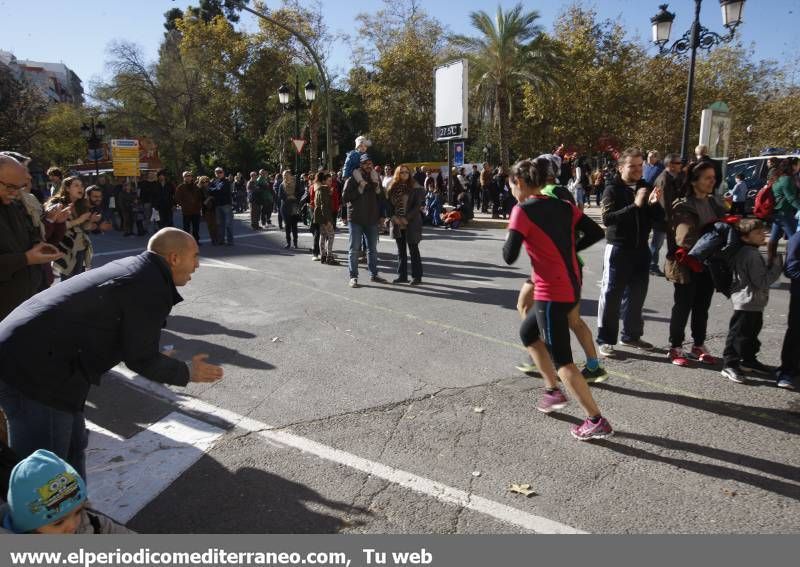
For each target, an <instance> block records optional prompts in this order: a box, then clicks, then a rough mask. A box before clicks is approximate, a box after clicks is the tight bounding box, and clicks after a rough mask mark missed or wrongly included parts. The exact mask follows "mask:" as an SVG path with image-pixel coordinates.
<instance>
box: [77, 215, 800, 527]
mask: <svg viewBox="0 0 800 567" xmlns="http://www.w3.org/2000/svg"><path fill="white" fill-rule="evenodd" d="M243 219H244V217H240V218H239V220H238V221H237V223H238V224H237V227H236V232H237V234H238V235H242V236H247V237H246V238H240V239H238V240H237V244H236V246H234V247H211V246H210V245H205V246H203V247H202V249H201V253H202V260H201V267H200V269H199V270H198V271H197V272H196V273H195V275H194V277H193V279H192V281H191V282H190V283H189V285H188V286H186V287H185V288H183V289H182V294H183V296H184V298H185V301H184V302H183V303H181V304H180V305H178V306H177V307H176V308H175V309H174V310H173V312H172V316H171V317H170V318H169V320H168V323H167V327H166V329H165V330H164V331H163V339H162V344H170V345H174V346H175V348H176V349H177V351H178V356H179V357H183V358H185V359H188V358H189V357H190V356H191V355H192V354H194V353H197V352H207V353H209V354H210V355H211V360H212V361H214V362H216V363H219V364H221V365H223V366H224V368H225V373H226V375H225V379H224V380H223V381H221V382H219V383H217V384H215V385H213V386H211V387H209V386H195V385H191V386H190V387H189V388H187V389H186V390H181V389H179V388H175V389H173V390H174V392H176V393H179V394H187V395H188V396H182V395H180V396H177V397H172V398H168V399H167V401H164V400H163V399H161V400H159V399H156V398H154V397H153V396H152V395H151V394H150V393H142V392H141V391H140V390H138V389H136V388H134V387H132V384H131V383H130V382H129V381H128V380H124V379H120V378H119V377H109V379H107V380H106V381H105V382H104V384H103V386H102V387H100V388H95V389H94V390H93V393H92V394H91V396H90V405H89V407H88V408H87V417H88V418H89V419H90V420H91V421H92V422H93V423H96V424H97V425H99V426H101V427H103V428H106V429H108V430H109V431H111V432H113V433H115V434H118V435H120V436H121V437H123V438H126V439H128V438H131V439H133V438H135V436H136V435H137V434H138V433H141V432H143V431H146V430H147V429H148V428H149V427H151V426H152V424H154V423H156V422H158V421H159V420H162V419H164V418H165V416H169V415H170V414H171V413H172V412H176V411H177V412H179V413H186V414H190V415H191V416H192V417H193V418H194V419H197V420H200V421H202V422H207V423H209V424H214V425H215V426H217V427H219V428H220V433H221V436H220V437H219V438H218V439H216V440H215V442H214V443H213V444H212V445H211V447H210V448H207V449H204V450H203V451H202V454H201V455H200V456H199V459H197V460H196V462H194V464H192V465H190V466H188V467H186V468H182V469H179V470H175V471H172V473H173V476H174V477H176V478H175V480H174V481H172V482H171V483H168V487H167V488H166V489H165V490H164V491H163V492H161V493H160V494H159V493H157V492H156V493H152V494H151V493H148V492H147V490H148V489H145V487H143V486H142V487H141V489H140V486H139V484H138V481H136V480H134V481H133V482H132V483H130V484H128V485H126V489H125V490H127V491H129V492H130V493H131V494H134V495H135V494H136V493H137V491H139V492H140V493H141V497H142V498H143V502H142V504H143V507H142V508H141V510H138V511H137V513H136V514H135V515H134V516H133V517H132V519H131V520H130V521H129V522H128V525H129V527H131V528H133V529H135V530H137V531H142V532H157V533H170V532H172V533H178V532H180V533H187V532H189V533H190V532H243V533H251V532H255V533H263V532H272V533H275V532H284V533H287V532H288V533H308V532H324V533H335V532H340V533H524V532H551V531H571V530H575V531H587V532H592V533H654V532H655V533H664V532H666V533H731V532H735V533H744V532H757V533H775V532H780V533H783V532H793V533H797V532H798V531H800V505H798V500H800V437H798V435H800V397H799V396H798V393H796V392H790V391H783V390H780V389H778V388H776V387H775V386H774V384H773V383H772V382H768V381H765V380H759V379H752V380H751V381H750V383H749V384H746V385H737V384H733V383H731V382H729V381H728V380H726V379H724V378H722V377H721V376H720V375H719V368H691V369H681V368H677V367H675V366H672V365H670V364H669V363H668V362H667V361H666V358H665V352H666V350H665V347H666V345H667V326H668V321H669V317H670V308H671V304H672V301H671V298H672V286H671V285H670V284H668V282H666V281H665V280H663V279H659V278H655V277H654V278H651V281H650V291H649V294H648V298H647V303H646V316H645V318H646V333H645V337H644V338H645V339H647V340H649V341H650V342H652V343H654V344H655V345H657V346H658V347H659V350H658V351H657V352H653V353H639V352H632V351H630V350H625V349H624V348H623V349H621V352H620V357H619V359H617V360H613V361H609V362H608V363H607V368H608V369H609V371H610V373H611V377H610V379H609V380H608V381H607V382H606V383H605V384H602V385H598V386H595V387H594V388H593V393H594V395H595V397H596V399H597V401H598V403H599V404H600V406H601V408H602V410H603V413H604V415H606V416H607V417H608V418H609V420H610V421H611V422H612V424H613V425H614V427H615V428H616V435H615V436H614V437H613V438H611V439H609V440H606V441H599V442H590V443H580V442H578V441H575V440H574V439H573V438H572V437H571V436H570V434H569V426H570V425H571V424H572V423H577V422H578V421H579V419H580V418H581V417H582V416H581V412H580V409H579V407H578V406H577V404H576V403H574V402H573V403H571V404H569V405H568V406H567V407H566V408H565V409H564V410H562V411H561V412H558V413H555V414H551V415H550V416H545V415H543V414H540V413H539V412H537V411H535V409H534V404H535V401H536V397H537V395H538V393H539V392H540V389H541V387H542V382H541V380H540V379H538V378H535V377H528V376H525V375H522V374H520V373H519V372H518V371H516V370H515V368H514V366H515V364H516V363H518V362H519V361H521V360H523V358H524V353H523V351H522V350H521V346H520V344H519V338H518V327H519V321H518V316H517V313H516V310H515V303H516V298H517V293H518V290H519V287H520V285H521V284H522V282H523V281H524V280H525V278H526V277H527V275H528V273H529V266H528V262H527V259H526V258H521V259H520V260H519V261H518V262H517V264H516V265H515V266H511V267H508V266H505V265H504V264H503V262H502V258H501V255H500V248H501V246H502V241H503V238H504V231H503V230H502V229H499V228H466V229H464V230H458V231H445V230H441V229H428V230H426V233H425V237H424V240H423V242H422V245H421V250H422V256H423V262H424V272H425V276H424V282H425V283H424V285H423V286H421V287H418V288H412V287H408V286H395V285H378V284H374V285H373V284H369V283H368V278H367V274H366V270H365V269H364V268H365V267H364V266H362V270H363V271H362V275H361V281H362V283H363V284H365V285H364V287H363V288H361V289H350V288H348V286H347V277H348V276H347V269H346V267H345V266H344V265H342V266H341V267H333V266H323V265H320V264H319V263H316V262H312V261H311V259H310V254H309V253H308V252H307V250H301V251H286V250H283V249H282V244H283V237H282V234H279V233H278V232H277V230H275V231H270V232H266V233H262V234H257V235H254V234H253V233H252V231H250V229H249V228H247V227H246V225H245V224H244V223H243V222H241V221H243ZM203 231H204V228H203ZM346 242H347V233H346V230H344V229H341V228H340V229H339V230H338V231H337V238H336V242H335V250H336V252H337V253H338V254H339V256H340V258H341V259H342V260H344V257H345V256H344V250H345V247H346ZM300 243H301V247H303V246H306V247H310V243H311V239H310V235H307V234H301V237H300ZM95 244H96V251H97V252H100V255H99V256H98V257H97V258H96V263H97V264H100V263H103V262H106V261H110V260H112V259H114V258H116V257H119V256H121V255H126V254H130V253H132V252H131V250H136V249H142V248H143V246H144V239H141V238H127V239H123V238H122V237H120V236H119V235H117V234H108V235H103V236H102V237H98V238H97V239H95ZM602 248H603V247H602V245H600V244H598V245H596V246H595V247H593V248H592V249H591V250H589V251H587V252H586V253H585V254H583V256H584V259H585V260H586V269H585V282H584V299H583V302H582V313H583V315H584V317H585V319H586V321H587V322H588V323H589V325H590V326H591V327H592V328H593V329H594V328H595V327H596V321H595V317H596V311H597V296H598V291H599V285H598V282H599V280H600V277H601V273H602V266H601V263H602ZM126 250H127V251H128V252H125V251H126ZM379 250H380V269H381V273H382V274H383V275H384V276H385V277H387V278H389V279H391V278H392V277H393V273H392V271H393V260H394V251H395V248H394V243H393V242H392V241H389V240H386V237H383V238H382V240H381V242H380V245H379ZM788 289H789V287H788V283H787V282H786V281H785V280H781V284H780V286H779V287H777V288H776V289H774V290H773V292H772V297H771V299H770V305H769V308H768V310H767V312H766V314H765V328H764V331H763V332H762V335H761V341H762V343H763V351H762V359H763V360H764V361H765V362H767V363H772V364H775V363H777V362H778V358H779V352H780V346H781V341H782V338H783V332H784V330H785V324H786V323H785V322H786V314H787V312H788V300H789V291H788ZM731 310H732V308H731V306H730V303H729V302H728V300H726V299H725V298H724V297H723V296H721V295H716V296H715V297H714V301H713V305H712V313H711V320H710V329H709V339H708V341H707V344H708V346H709V347H710V349H711V350H712V351H713V352H714V353H717V354H719V353H721V350H722V346H723V344H724V339H725V334H726V328H727V324H728V320H729V317H730V314H731ZM798 348H800V345H798ZM573 349H574V350H575V356H576V360H583V355H582V354H580V353H579V347H578V345H577V342H576V341H573ZM163 394H164V391H162V396H163ZM214 408H219V410H220V412H221V413H219V414H218V415H216V416H215V415H211V414H212V413H214V412H215V411H216V410H215V409H214ZM476 408H482V410H483V411H476ZM232 416H233V417H232ZM245 417H246V418H247V419H246V420H243V421H239V419H240V418H241V419H243V418H245ZM161 449H162V453H163V459H162V462H163V464H164V466H165V467H167V468H169V466H170V463H171V462H172V460H171V457H170V454H171V453H170V451H173V450H176V449H175V448H174V447H173V446H171V445H168V444H167V445H163V446H162V447H161ZM153 474H154V475H160V474H162V473H161V472H154V473H153ZM144 476H147V475H144ZM170 478H171V477H170ZM90 479H91V476H90ZM512 484H529V485H530V488H531V490H533V491H534V492H535V494H533V495H531V496H528V497H526V496H523V495H521V494H517V493H514V492H511V491H509V487H510V486H511V485H512ZM89 488H90V497H91V489H92V483H91V481H90V484H89Z"/></svg>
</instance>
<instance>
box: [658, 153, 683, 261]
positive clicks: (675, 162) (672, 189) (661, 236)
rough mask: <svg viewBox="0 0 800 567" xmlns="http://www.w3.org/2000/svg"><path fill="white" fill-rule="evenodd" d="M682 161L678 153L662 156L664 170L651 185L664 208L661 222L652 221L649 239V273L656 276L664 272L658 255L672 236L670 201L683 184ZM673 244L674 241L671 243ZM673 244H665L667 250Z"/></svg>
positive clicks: (671, 201)
mask: <svg viewBox="0 0 800 567" xmlns="http://www.w3.org/2000/svg"><path fill="white" fill-rule="evenodd" d="M682 168H683V162H682V161H681V156H680V154H667V155H666V157H665V158H664V171H662V172H661V173H660V174H659V175H658V177H656V180H655V182H654V183H653V187H654V188H655V189H658V190H659V192H660V195H661V196H660V198H659V202H660V204H661V208H662V209H664V220H663V222H657V221H656V222H654V223H653V236H652V239H651V240H650V254H651V256H650V273H651V274H652V275H656V276H663V275H664V272H662V271H661V269H660V268H659V266H658V256H659V253H660V252H661V247H662V246H663V245H664V240H666V239H667V238H673V236H671V235H670V233H671V231H670V230H669V228H670V223H671V222H672V203H674V202H675V199H677V198H678V191H679V190H680V187H681V185H682V184H683V176H682V174H681V169H682ZM673 244H674V243H673ZM675 248H676V247H675V246H672V247H670V246H669V244H668V245H667V250H675Z"/></svg>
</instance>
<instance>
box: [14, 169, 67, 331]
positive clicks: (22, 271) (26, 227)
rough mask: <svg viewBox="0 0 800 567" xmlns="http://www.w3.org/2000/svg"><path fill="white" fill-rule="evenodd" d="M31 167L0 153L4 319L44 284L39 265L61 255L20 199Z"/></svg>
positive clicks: (28, 178)
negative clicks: (20, 193)
mask: <svg viewBox="0 0 800 567" xmlns="http://www.w3.org/2000/svg"><path fill="white" fill-rule="evenodd" d="M30 179H31V178H30V175H29V174H28V169H27V168H26V167H25V166H24V165H22V164H21V163H19V162H18V161H17V160H15V159H14V158H13V157H10V156H7V155H0V321H1V320H3V319H5V317H6V315H8V314H9V313H11V311H13V310H14V309H15V308H16V307H17V306H18V305H19V304H21V303H22V302H24V301H25V300H27V299H28V298H30V297H32V296H33V295H34V294H36V293H38V292H39V291H40V290H41V289H42V287H43V283H44V282H43V274H44V272H43V271H42V269H41V268H40V267H39V266H40V265H41V264H47V263H48V262H52V261H53V260H57V259H59V258H60V257H61V253H60V252H58V250H56V248H55V247H53V246H51V245H50V244H47V243H44V242H41V241H40V240H41V235H40V233H39V231H38V230H36V229H35V228H34V226H33V223H31V221H30V218H29V217H28V214H27V213H26V212H25V209H24V208H23V207H22V204H21V203H20V202H19V192H20V190H21V189H22V188H23V187H26V186H27V185H28V184H29V183H30Z"/></svg>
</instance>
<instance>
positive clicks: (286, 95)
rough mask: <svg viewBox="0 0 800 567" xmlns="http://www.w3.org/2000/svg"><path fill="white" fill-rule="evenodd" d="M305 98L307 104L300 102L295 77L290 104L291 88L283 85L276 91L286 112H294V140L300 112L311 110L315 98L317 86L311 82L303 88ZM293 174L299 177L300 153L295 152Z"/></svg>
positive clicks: (296, 136)
mask: <svg viewBox="0 0 800 567" xmlns="http://www.w3.org/2000/svg"><path fill="white" fill-rule="evenodd" d="M303 90H304V91H305V97H306V100H307V101H308V103H304V102H303V101H301V100H300V79H298V78H297V77H296V76H295V79H294V99H293V100H291V102H290V95H291V93H292V88H291V87H290V86H289V85H287V84H286V83H283V84H282V85H281V86H280V88H279V89H278V100H279V101H280V103H281V104H282V105H283V108H284V109H285V110H287V111H289V110H294V135H295V138H300V111H301V110H304V109H307V108H311V103H312V102H314V100H316V98H317V86H316V85H315V84H314V82H313V81H308V82H307V83H306V84H305V85H304V86H303ZM294 174H295V175H300V152H295V157H294Z"/></svg>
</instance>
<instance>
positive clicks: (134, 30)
mask: <svg viewBox="0 0 800 567" xmlns="http://www.w3.org/2000/svg"><path fill="white" fill-rule="evenodd" d="M517 1H518V0H511V1H508V0H500V2H499V4H500V5H501V6H503V8H504V9H508V8H511V7H513V6H514V5H515V4H516V3H517ZM195 3H196V2H195ZM522 3H523V5H524V7H525V9H528V10H537V11H538V12H539V14H540V20H539V23H540V25H541V26H542V27H544V28H545V29H546V30H550V29H552V25H553V22H554V19H555V17H556V16H557V15H558V13H559V12H560V11H561V10H562V8H563V7H564V6H566V5H567V4H568V3H567V2H563V1H562V2H554V1H553V0H549V1H540V0H522ZM583 3H584V5H585V6H589V7H593V8H595V9H596V10H597V12H598V14H599V15H600V17H601V18H612V19H614V18H617V17H619V18H620V19H621V21H622V22H623V23H624V24H625V25H626V26H627V28H628V29H629V31H630V35H631V36H635V35H638V36H639V37H640V38H642V39H643V40H645V41H649V38H650V33H651V32H650V18H651V17H652V16H653V15H655V14H656V13H657V12H658V5H659V4H661V3H662V1H660V0H584V2H583ZM189 4H192V2H189V1H186V0H175V1H173V0H0V22H2V24H3V25H2V27H0V49H3V50H5V51H11V52H12V53H14V54H15V55H16V56H17V58H19V59H32V60H35V61H47V62H63V63H65V64H66V65H67V66H68V67H70V68H71V69H72V70H73V71H75V72H76V73H77V74H78V76H79V77H80V78H81V79H82V81H83V85H84V89H85V90H87V91H88V90H89V85H90V83H91V81H92V80H93V79H94V80H96V79H102V78H104V77H107V75H108V74H107V71H106V68H105V61H106V58H107V55H106V50H107V47H108V45H109V44H110V43H111V42H113V41H115V40H127V41H133V42H135V43H137V44H139V45H140V46H141V47H142V49H143V50H144V53H145V55H146V56H147V57H148V58H150V59H155V58H156V56H157V51H158V45H159V43H160V41H161V40H162V38H163V33H164V28H163V26H162V24H163V22H164V17H163V14H164V12H166V11H167V10H169V9H170V8H172V7H175V6H177V7H180V8H185V7H186V6H187V5H189ZM420 4H421V6H422V7H423V9H424V10H425V11H426V12H428V13H429V14H430V15H432V16H434V17H436V18H437V19H439V20H440V21H441V22H443V23H444V24H445V25H446V26H447V27H448V28H449V29H450V30H451V31H452V32H456V33H465V34H470V33H472V31H471V27H470V23H469V13H470V12H471V11H474V10H487V11H489V12H490V13H493V12H494V10H495V8H496V6H497V2H496V0H495V1H487V0H460V1H459V2H452V0H446V1H441V0H436V1H434V0H420ZM267 5H268V6H269V5H277V2H268V3H267ZM322 5H323V12H324V14H325V17H326V18H327V21H328V24H329V27H330V29H331V31H332V32H334V33H352V32H353V30H354V24H353V20H354V18H355V16H356V15H357V14H358V13H359V12H376V11H378V10H380V9H381V7H382V6H383V5H384V4H383V2H382V1H381V0H360V1H359V2H353V1H352V0H322ZM454 7H457V8H458V11H456V10H454ZM669 10H670V11H671V12H675V14H676V19H675V23H674V25H673V28H672V38H671V39H673V40H674V39H676V38H678V37H679V36H681V35H683V33H684V32H685V31H686V30H688V29H689V27H690V25H691V20H692V17H693V15H694V1H693V0H673V1H672V2H671V3H670V6H669ZM700 21H701V23H702V24H703V25H705V27H707V28H709V29H710V30H712V31H716V32H718V33H722V32H724V31H725V29H724V27H723V26H722V15H721V12H720V8H719V2H718V0H704V2H703V8H702V13H701V20H700ZM240 24H241V25H242V26H244V28H245V29H249V30H255V29H256V23H255V21H254V17H253V16H251V15H249V14H243V16H242V20H241V22H240ZM737 35H739V37H740V38H741V39H742V41H743V42H744V44H745V45H748V46H752V47H753V48H754V50H755V56H756V58H757V59H775V60H778V61H783V62H786V61H792V60H793V61H800V0H747V2H746V4H745V8H744V23H743V24H742V25H741V26H740V27H739V29H738V30H737ZM653 52H655V48H653ZM351 61H352V55H351V50H350V45H349V44H348V43H346V42H343V41H339V42H337V43H336V44H335V45H334V46H333V47H332V50H331V57H330V60H329V62H328V66H329V69H330V71H331V74H332V75H337V74H339V75H341V74H344V73H345V72H346V70H347V69H348V68H349V67H350V66H351ZM798 68H800V67H798ZM795 80H796V81H797V77H795Z"/></svg>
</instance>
